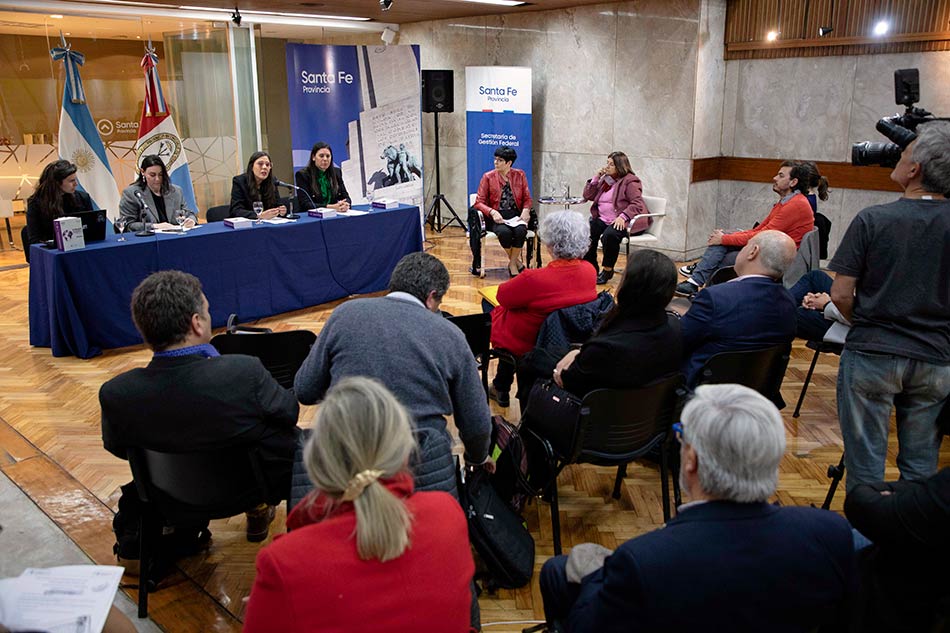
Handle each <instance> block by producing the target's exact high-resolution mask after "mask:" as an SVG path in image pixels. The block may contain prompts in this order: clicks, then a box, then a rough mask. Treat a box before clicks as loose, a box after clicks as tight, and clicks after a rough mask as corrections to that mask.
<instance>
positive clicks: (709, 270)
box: [690, 244, 742, 288]
mask: <svg viewBox="0 0 950 633" xmlns="http://www.w3.org/2000/svg"><path fill="white" fill-rule="evenodd" d="M741 250H742V247H741V246H723V245H722V244H717V245H715V246H707V247H706V252H705V253H703V258H702V259H701V260H699V262H698V263H697V264H696V269H695V270H693V274H692V275H690V279H692V280H693V281H695V282H696V283H697V284H698V285H699V287H700V288H702V287H703V286H705V285H706V282H707V281H709V278H710V277H712V275H713V273H714V272H716V271H717V270H719V269H720V268H725V267H726V266H732V265H733V264H735V263H736V256H737V255H739V251H741Z"/></svg>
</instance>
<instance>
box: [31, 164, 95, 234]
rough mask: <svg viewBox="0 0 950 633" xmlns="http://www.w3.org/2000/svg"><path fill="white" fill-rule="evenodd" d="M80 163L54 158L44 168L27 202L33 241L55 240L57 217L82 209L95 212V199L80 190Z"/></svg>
mask: <svg viewBox="0 0 950 633" xmlns="http://www.w3.org/2000/svg"><path fill="white" fill-rule="evenodd" d="M78 186H79V179H78V178H76V166H75V165H73V164H72V163H71V162H69V161H68V160H54V161H53V162H52V163H50V164H48V165H47V166H46V167H44V168H43V173H42V174H40V181H39V182H38V183H36V189H34V191H33V195H32V196H30V198H29V200H27V201H26V226H27V233H28V234H29V236H30V244H42V243H43V242H46V241H49V240H52V239H53V237H54V235H53V220H55V219H56V218H62V217H65V216H68V215H72V214H73V213H78V212H80V211H92V198H90V197H89V194H88V193H86V192H85V191H77V190H76V187H78Z"/></svg>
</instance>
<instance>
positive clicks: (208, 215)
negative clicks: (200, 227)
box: [205, 204, 231, 222]
mask: <svg viewBox="0 0 950 633" xmlns="http://www.w3.org/2000/svg"><path fill="white" fill-rule="evenodd" d="M230 215H231V206H230V205H227V204H222V205H218V206H216V207H209V208H208V210H207V211H206V212H205V220H206V221H208V222H223V221H224V219H225V218H227V217H229V216H230Z"/></svg>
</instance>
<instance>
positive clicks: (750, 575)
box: [568, 501, 855, 633]
mask: <svg viewBox="0 0 950 633" xmlns="http://www.w3.org/2000/svg"><path fill="white" fill-rule="evenodd" d="M854 577H855V573H854V553H853V545H852V536H851V528H850V527H849V525H848V522H847V521H845V520H844V519H842V518H841V517H840V516H838V515H837V514H834V513H833V512H826V511H824V510H817V509H814V508H801V507H797V508H792V507H788V508H779V507H776V506H772V505H768V504H766V503H748V504H744V503H732V502H728V501H710V502H707V503H703V504H701V505H697V506H693V507H691V508H688V509H686V510H685V511H684V512H683V513H682V514H678V515H677V516H676V517H675V518H673V519H672V520H671V521H670V522H669V523H667V524H666V527H664V528H661V529H659V530H654V531H653V532H649V533H647V534H644V535H643V536H639V537H637V538H635V539H633V540H630V541H627V542H626V543H624V544H623V545H621V546H620V547H619V548H618V549H617V551H616V552H614V554H612V555H611V556H609V557H608V558H607V559H606V561H605V562H604V566H603V567H602V568H601V569H599V570H597V571H595V572H593V573H591V574H589V575H587V576H586V577H585V578H584V579H583V581H582V583H581V586H580V593H579V595H578V598H577V601H576V602H575V603H574V606H573V607H572V608H571V612H570V616H569V627H568V630H569V631H572V632H578V633H583V632H585V631H597V632H598V633H604V632H610V631H617V632H619V631H624V632H630V631H645V632H653V631H664V632H665V633H678V632H684V633H685V632H687V631H689V632H694V631H729V632H730V633H744V632H749V633H752V632H756V633H758V632H760V631H769V632H770V633H792V632H802V633H804V632H806V631H811V630H813V629H814V628H815V626H816V625H817V624H819V623H822V622H827V621H829V620H833V621H835V622H834V623H835V624H837V623H838V622H837V621H838V620H839V619H841V617H842V615H843V614H842V607H843V603H844V602H845V600H846V598H847V597H848V596H849V595H850V593H851V591H852V589H853V584H854ZM839 630H840V629H839Z"/></svg>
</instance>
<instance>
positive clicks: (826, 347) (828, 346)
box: [792, 341, 844, 418]
mask: <svg viewBox="0 0 950 633" xmlns="http://www.w3.org/2000/svg"><path fill="white" fill-rule="evenodd" d="M805 347H807V348H808V349H813V350H815V355H814V356H812V357H811V366H810V367H809V368H808V373H807V374H805V382H803V383H802V392H801V393H800V394H798V404H796V405H795V413H793V414H792V417H793V418H797V417H798V415H799V413H800V412H801V410H802V403H803V402H804V401H805V392H807V391H808V383H810V382H811V376H812V374H813V373H815V365H817V364H818V356H819V355H821V353H822V352H825V353H826V354H835V355H837V356H841V352H842V351H844V345H841V344H840V343H828V342H825V341H808V342H807V343H805Z"/></svg>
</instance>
